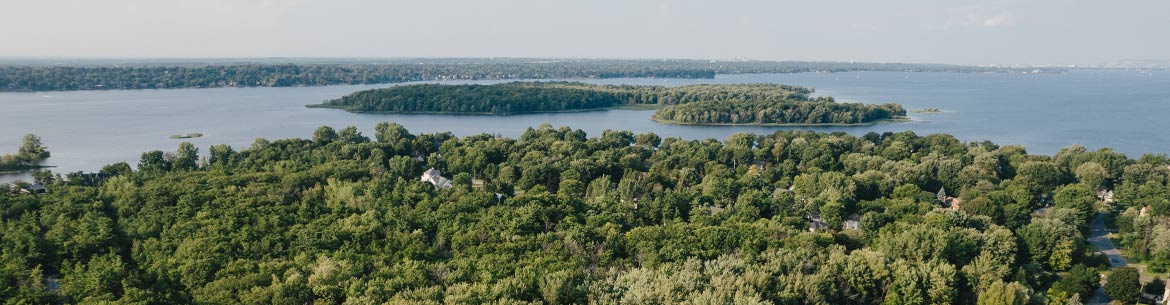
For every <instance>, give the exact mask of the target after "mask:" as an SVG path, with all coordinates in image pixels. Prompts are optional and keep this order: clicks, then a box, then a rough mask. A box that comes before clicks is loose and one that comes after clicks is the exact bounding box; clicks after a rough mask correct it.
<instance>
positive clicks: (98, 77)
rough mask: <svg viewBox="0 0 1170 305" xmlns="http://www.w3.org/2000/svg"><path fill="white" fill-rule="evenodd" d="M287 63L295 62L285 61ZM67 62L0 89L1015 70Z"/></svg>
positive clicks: (22, 71)
mask: <svg viewBox="0 0 1170 305" xmlns="http://www.w3.org/2000/svg"><path fill="white" fill-rule="evenodd" d="M290 61H295V60H290ZM223 62H224V63H218V64H217V63H215V62H212V63H200V62H194V63H188V62H174V63H172V62H161V63H160V62H154V61H146V62H143V63H135V62H125V61H114V62H109V63H106V62H100V61H99V62H97V63H90V62H86V61H70V62H67V63H66V64H67V65H64V66H59V65H52V64H47V63H34V64H25V65H14V64H0V91H56V90H100V89H163V88H210V87H284V86H321V85H337V84H378V83H397V82H409V81H431V80H490V79H555V78H623V77H632V78H642V77H657V78H713V77H714V76H715V74H727V73H798V72H849V71H914V72H1002V71H1014V70H1018V69H1006V68H994V67H971V66H956V65H932V64H890V63H834V62H779V61H701V60H540V59H512V60H488V59H433V60H428V59H415V60H387V61H359V60H353V61H347V60H333V61H330V60H302V61H301V62H304V63H301V64H295V63H290V64H278V63H274V62H272V61H258V62H259V63H251V64H249V63H246V62H244V63H241V62H239V60H224V61H223Z"/></svg>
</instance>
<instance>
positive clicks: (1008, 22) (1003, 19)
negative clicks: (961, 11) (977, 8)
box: [969, 13, 1016, 28]
mask: <svg viewBox="0 0 1170 305" xmlns="http://www.w3.org/2000/svg"><path fill="white" fill-rule="evenodd" d="M969 17H971V18H972V19H973V21H975V24H976V25H977V26H980V27H985V28H995V27H1005V26H1012V25H1015V24H1016V19H1015V17H1012V15H1011V14H1008V13H1002V14H998V15H994V16H976V15H971V16H969Z"/></svg>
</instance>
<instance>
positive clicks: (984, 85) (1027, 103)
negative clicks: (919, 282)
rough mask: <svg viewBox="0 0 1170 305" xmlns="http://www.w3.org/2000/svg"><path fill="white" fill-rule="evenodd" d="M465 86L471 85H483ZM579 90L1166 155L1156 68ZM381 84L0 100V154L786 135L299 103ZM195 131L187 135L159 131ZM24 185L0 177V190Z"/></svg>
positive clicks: (90, 165)
mask: <svg viewBox="0 0 1170 305" xmlns="http://www.w3.org/2000/svg"><path fill="white" fill-rule="evenodd" d="M497 82H498V81H479V82H473V83H497ZM585 82H589V83H604V84H646V85H668V86H675V85H686V84H697V83H782V84H792V85H801V86H810V87H814V88H816V89H817V92H818V94H820V95H830V96H834V97H836V98H837V99H838V100H839V101H856V102H865V103H884V102H891V101H892V102H898V103H902V104H903V105H904V106H906V107H907V108H908V109H915V108H926V107H936V108H940V109H943V110H944V111H946V112H945V113H941V114H912V115H911V116H912V117H913V118H914V119H916V120H917V121H916V122H908V123H897V124H880V125H874V126H865V127H823V128H820V127H818V128H808V127H801V128H798V129H812V130H817V131H844V132H848V133H851V134H858V135H860V134H864V133H866V132H870V131H876V132H885V131H893V132H898V131H906V130H911V131H914V132H917V133H919V134H922V135H925V134H931V133H948V134H953V135H955V136H956V137H958V138H959V139H962V140H964V141H977V140H991V141H994V142H996V143H998V144H1001V145H1003V144H1021V145H1024V146H1025V147H1027V149H1028V151H1029V152H1031V153H1041V154H1053V153H1055V152H1056V151H1058V150H1059V149H1060V148H1061V147H1065V146H1069V145H1072V144H1082V145H1085V146H1087V147H1089V148H1090V149H1096V148H1100V147H1111V148H1114V149H1116V150H1118V151H1121V152H1124V153H1126V154H1128V155H1130V156H1131V157H1137V156H1139V155H1141V154H1144V153H1167V152H1170V121H1167V120H1166V119H1165V118H1166V117H1167V116H1168V115H1170V71H1139V70H1074V71H1069V72H1066V73H1062V74H962V73H909V72H907V73H902V72H860V73H801V74H747V75H720V76H718V77H716V78H715V79H700V80H679V79H607V80H587V81H585ZM389 86H393V85H360V86H326V87H292V88H218V89H171V90H119V91H72V92H33V93H0V109H3V110H2V111H0V152H2V153H12V152H15V151H16V148H17V147H18V146H19V145H20V140H21V137H22V136H23V135H24V134H26V133H30V132H31V133H36V134H38V135H40V136H41V137H42V138H43V140H44V143H45V145H46V146H47V147H48V148H49V150H50V151H51V152H52V154H53V157H52V158H50V159H49V160H48V162H47V164H49V165H54V166H57V168H55V169H54V171H58V172H71V171H79V170H81V171H97V170H98V169H100V168H101V166H102V165H105V164H109V163H113V162H119V161H126V162H129V163H131V164H132V165H133V164H135V163H136V162H137V160H138V157H139V156H140V155H141V153H142V152H144V151H148V150H155V149H159V150H164V151H170V150H174V149H175V147H177V146H178V144H179V143H180V142H183V141H189V142H192V143H195V144H197V145H199V147H200V151H201V152H206V151H207V147H208V146H210V145H212V144H220V143H226V144H230V145H232V146H235V147H246V146H248V145H250V144H251V143H252V142H253V140H255V139H256V138H258V137H264V138H269V139H278V138H294V137H300V138H308V137H310V136H311V135H312V132H313V130H314V129H316V128H317V127H318V126H321V125H331V126H334V127H337V128H341V127H345V126H349V125H353V126H357V127H358V128H359V129H361V130H362V131H363V133H364V134H366V135H367V136H371V138H372V135H373V128H374V125H375V124H377V123H378V122H382V121H395V122H398V123H401V124H402V125H404V126H406V127H407V128H408V129H410V131H411V132H413V133H416V134H417V133H429V132H441V131H451V132H453V133H455V134H456V135H459V136H465V135H472V134H480V133H492V134H502V135H505V136H517V135H519V134H520V133H521V132H523V131H524V129H525V128H528V127H530V126H537V125H540V124H542V123H551V124H553V125H555V126H562V125H564V126H570V127H572V128H577V129H582V130H585V131H586V132H588V133H589V134H590V135H598V134H600V133H601V131H602V130H605V129H626V130H631V131H634V132H635V133H641V132H654V133H657V134H659V135H661V136H664V137H682V138H687V139H706V138H716V139H723V138H725V137H727V136H728V135H731V134H734V133H738V132H753V133H771V132H773V131H775V130H780V129H797V128H792V127H746V126H735V127H733V126H705V127H704V126H678V125H665V124H659V123H655V122H653V121H651V120H650V115H651V114H652V113H653V111H632V110H613V111H596V112H582V113H558V114H534V115H516V116H506V117H504V116H446V115H388V114H353V113H348V112H344V111H340V110H333V109H309V108H305V107H304V105H306V104H314V103H319V102H321V101H323V100H326V99H331V98H336V97H339V96H342V95H345V94H348V93H350V92H353V91H357V90H363V89H370V88H378V87H389ZM187 133H203V134H204V137H202V138H197V139H184V140H177V139H169V138H168V136H170V135H172V134H187ZM18 178H21V179H26V180H27V176H25V175H5V176H0V182H4V181H11V180H13V179H18Z"/></svg>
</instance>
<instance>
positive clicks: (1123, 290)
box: [1104, 267, 1142, 304]
mask: <svg viewBox="0 0 1170 305" xmlns="http://www.w3.org/2000/svg"><path fill="white" fill-rule="evenodd" d="M1104 288H1105V294H1107V295H1109V297H1110V298H1113V299H1114V300H1119V301H1122V302H1125V303H1126V304H1133V303H1136V302H1137V301H1138V299H1139V298H1140V297H1141V289H1142V285H1141V282H1140V281H1139V279H1138V271H1137V269H1134V268H1131V267H1121V268H1117V269H1113V273H1110V274H1109V277H1108V278H1106V280H1105V286H1104Z"/></svg>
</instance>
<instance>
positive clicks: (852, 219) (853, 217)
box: [845, 214, 861, 230]
mask: <svg viewBox="0 0 1170 305" xmlns="http://www.w3.org/2000/svg"><path fill="white" fill-rule="evenodd" d="M845 229H846V230H861V215H858V214H850V215H849V216H848V217H845Z"/></svg>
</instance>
